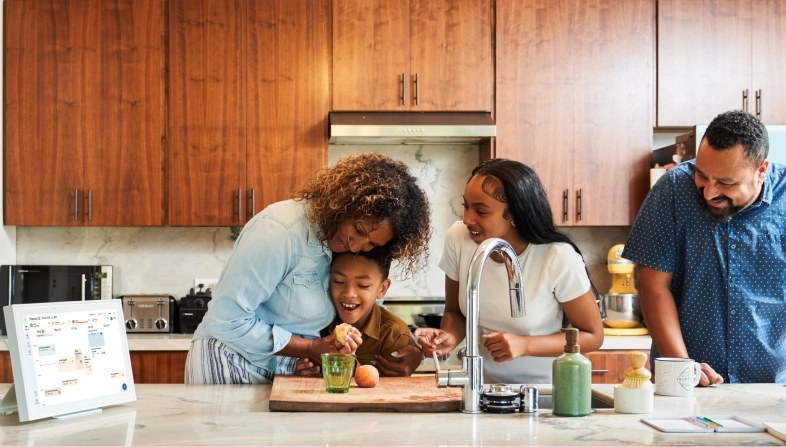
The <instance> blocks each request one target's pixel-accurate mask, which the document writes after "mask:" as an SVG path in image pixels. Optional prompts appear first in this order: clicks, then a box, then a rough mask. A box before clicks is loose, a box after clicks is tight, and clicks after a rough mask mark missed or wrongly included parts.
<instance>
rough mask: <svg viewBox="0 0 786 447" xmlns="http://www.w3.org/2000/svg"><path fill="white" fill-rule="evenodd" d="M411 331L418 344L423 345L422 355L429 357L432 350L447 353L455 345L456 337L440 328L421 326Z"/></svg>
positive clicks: (442, 353) (439, 353) (441, 353)
mask: <svg viewBox="0 0 786 447" xmlns="http://www.w3.org/2000/svg"><path fill="white" fill-rule="evenodd" d="M413 333H414V334H415V337H416V338H417V340H418V344H419V345H420V346H422V347H423V355H425V356H426V357H431V355H432V352H434V351H436V352H437V355H444V354H447V353H448V352H450V351H451V350H452V349H453V348H455V347H456V345H457V343H456V337H454V336H453V334H451V333H450V332H447V331H443V330H442V329H434V328H428V327H421V328H417V329H415V332H413Z"/></svg>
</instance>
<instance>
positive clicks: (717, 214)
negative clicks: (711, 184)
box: [699, 188, 742, 222]
mask: <svg viewBox="0 0 786 447" xmlns="http://www.w3.org/2000/svg"><path fill="white" fill-rule="evenodd" d="M699 194H701V207H702V208H704V211H705V213H707V215H708V216H709V217H711V218H712V219H715V220H718V221H721V222H728V221H729V219H731V216H733V215H735V214H737V213H739V212H740V211H742V207H741V206H734V203H733V202H732V201H731V199H730V198H728V197H726V196H724V195H720V196H717V197H715V198H714V199H722V200H725V201H726V204H727V205H728V206H727V207H726V208H723V209H719V208H713V207H711V206H710V205H709V204H708V203H707V200H706V199H705V198H704V188H699Z"/></svg>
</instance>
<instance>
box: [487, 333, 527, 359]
mask: <svg viewBox="0 0 786 447" xmlns="http://www.w3.org/2000/svg"><path fill="white" fill-rule="evenodd" d="M481 337H482V338H483V339H484V340H485V342H483V346H485V347H486V349H488V350H489V352H491V356H492V357H493V358H494V361H495V362H507V361H510V360H513V359H515V358H518V357H521V356H523V355H527V337H525V336H521V335H514V334H511V333H508V332H489V333H488V334H484V335H481Z"/></svg>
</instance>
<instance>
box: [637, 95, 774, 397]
mask: <svg viewBox="0 0 786 447" xmlns="http://www.w3.org/2000/svg"><path fill="white" fill-rule="evenodd" d="M768 152H769V143H768V137H767V130H766V129H765V127H764V125H763V124H762V123H761V122H760V121H759V120H757V119H756V118H754V117H753V116H751V115H750V114H748V113H745V112H742V111H732V112H726V113H723V114H720V115H718V116H717V117H716V118H715V119H713V120H712V122H711V123H710V125H709V127H707V131H706V132H705V134H704V137H703V138H702V140H701V144H700V145H699V151H698V154H697V156H696V159H695V160H691V161H688V162H686V163H682V164H680V165H678V166H677V167H675V168H674V169H672V170H670V171H669V172H668V173H667V174H666V175H664V176H663V177H662V178H661V179H660V180H659V181H658V182H657V183H656V184H655V186H654V187H653V188H652V191H650V193H649V195H648V196H647V199H646V200H645V201H644V205H643V206H642V209H641V211H640V212H639V215H638V217H637V218H636V223H635V224H634V226H633V228H632V230H631V233H630V237H629V238H628V241H627V243H626V244H625V250H624V252H623V257H624V258H626V259H630V260H631V261H634V262H636V263H638V264H639V266H640V268H639V294H640V298H641V306H642V311H643V313H644V318H645V322H646V324H647V327H648V328H649V330H650V333H651V335H652V341H653V345H654V346H653V352H652V357H653V358H655V357H658V356H661V357H683V358H692V359H694V360H696V361H697V362H699V363H701V366H702V375H701V382H700V385H701V386H707V385H711V384H714V383H722V382H724V381H728V382H760V383H761V382H778V383H784V382H786V253H784V246H785V244H786V166H783V165H778V164H774V163H770V162H769V161H768V160H766V158H767V154H768Z"/></svg>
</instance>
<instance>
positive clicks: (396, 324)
mask: <svg viewBox="0 0 786 447" xmlns="http://www.w3.org/2000/svg"><path fill="white" fill-rule="evenodd" d="M341 323H342V321H341V320H340V319H339V318H338V317H336V319H335V320H333V322H332V323H330V325H329V326H328V327H327V328H325V329H322V336H323V337H324V336H327V335H329V334H330V333H331V332H333V330H334V329H335V328H336V326H337V325H339V324H341ZM358 330H360V332H361V333H362V334H363V343H361V344H360V346H358V350H357V352H356V353H355V356H356V357H357V360H358V362H360V364H361V365H368V364H370V363H371V361H372V360H375V358H374V355H375V354H377V355H380V356H384V357H385V358H390V353H391V352H394V351H397V350H399V349H401V348H403V347H404V346H408V345H413V346H414V345H415V344H414V343H413V341H412V333H411V332H410V331H409V327H408V326H407V323H405V322H404V320H402V319H401V318H399V317H397V316H395V315H393V313H391V312H390V311H389V310H387V309H383V308H381V307H379V306H378V305H376V304H375V305H374V308H373V309H372V310H371V315H369V317H368V320H367V321H366V325H365V326H363V327H362V328H358Z"/></svg>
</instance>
